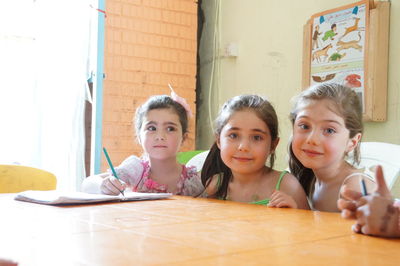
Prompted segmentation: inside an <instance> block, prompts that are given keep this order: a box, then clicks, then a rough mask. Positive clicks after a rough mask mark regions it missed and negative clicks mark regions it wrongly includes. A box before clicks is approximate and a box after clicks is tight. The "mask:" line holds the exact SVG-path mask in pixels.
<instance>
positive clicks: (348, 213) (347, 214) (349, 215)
mask: <svg viewBox="0 0 400 266" xmlns="http://www.w3.org/2000/svg"><path fill="white" fill-rule="evenodd" d="M341 216H342V218H344V219H355V218H356V212H354V211H350V210H347V209H344V210H342V213H341Z"/></svg>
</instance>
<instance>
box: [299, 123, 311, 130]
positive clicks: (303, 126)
mask: <svg viewBox="0 0 400 266" xmlns="http://www.w3.org/2000/svg"><path fill="white" fill-rule="evenodd" d="M298 127H299V128H300V129H304V130H306V129H309V126H308V125H306V124H298Z"/></svg>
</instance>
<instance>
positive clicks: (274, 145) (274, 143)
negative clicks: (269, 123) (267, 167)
mask: <svg viewBox="0 0 400 266" xmlns="http://www.w3.org/2000/svg"><path fill="white" fill-rule="evenodd" d="M280 140H281V139H280V138H276V140H274V141H273V142H272V143H271V152H273V151H275V149H276V147H277V146H278V144H279V141H280Z"/></svg>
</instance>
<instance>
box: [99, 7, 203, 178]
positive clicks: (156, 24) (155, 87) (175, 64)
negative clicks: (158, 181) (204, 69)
mask: <svg viewBox="0 0 400 266" xmlns="http://www.w3.org/2000/svg"><path fill="white" fill-rule="evenodd" d="M106 12H107V18H106V20H105V21H106V29H105V55H104V72H105V75H106V76H105V79H104V107H103V139H102V142H103V145H104V146H105V147H107V150H108V151H109V153H110V156H111V158H112V160H113V162H114V164H116V165H118V164H119V163H120V162H122V161H123V160H124V159H125V158H126V157H128V156H129V155H131V154H135V155H141V153H142V149H141V147H140V145H138V144H137V143H136V140H135V137H134V125H133V123H132V118H133V116H134V113H135V110H136V108H137V106H138V105H140V104H141V103H143V102H144V101H146V99H147V98H148V97H149V96H150V95H155V94H169V89H168V83H170V84H171V85H172V86H173V87H174V89H175V91H176V92H177V93H178V94H179V95H180V96H182V97H184V98H186V99H187V101H188V103H189V104H190V106H191V109H192V112H193V113H194V114H195V110H196V108H195V99H196V96H195V84H196V54H197V2H196V1H194V0H107V1H106ZM189 131H190V132H189V139H188V140H187V141H186V143H185V144H184V146H183V147H182V149H181V150H182V151H184V150H192V149H194V143H195V141H194V136H195V134H194V133H195V119H194V117H193V118H192V119H191V121H190V128H189ZM101 165H102V166H101V169H102V171H104V170H105V169H107V168H108V167H107V164H106V161H105V159H104V156H102V164H101Z"/></svg>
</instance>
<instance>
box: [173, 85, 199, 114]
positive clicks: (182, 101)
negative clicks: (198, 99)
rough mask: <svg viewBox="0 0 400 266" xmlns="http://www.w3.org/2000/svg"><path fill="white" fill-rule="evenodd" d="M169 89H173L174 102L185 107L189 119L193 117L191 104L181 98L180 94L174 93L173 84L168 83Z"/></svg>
mask: <svg viewBox="0 0 400 266" xmlns="http://www.w3.org/2000/svg"><path fill="white" fill-rule="evenodd" d="M168 87H169V88H170V89H171V98H172V100H174V101H175V102H177V103H179V104H180V105H182V106H183V108H185V110H186V113H187V114H188V116H189V117H192V116H193V114H192V111H191V110H190V106H189V104H188V103H187V102H186V100H185V98H182V97H181V96H179V95H178V94H176V92H175V91H174V89H173V88H172V86H171V84H169V83H168Z"/></svg>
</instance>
